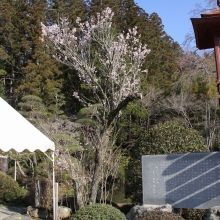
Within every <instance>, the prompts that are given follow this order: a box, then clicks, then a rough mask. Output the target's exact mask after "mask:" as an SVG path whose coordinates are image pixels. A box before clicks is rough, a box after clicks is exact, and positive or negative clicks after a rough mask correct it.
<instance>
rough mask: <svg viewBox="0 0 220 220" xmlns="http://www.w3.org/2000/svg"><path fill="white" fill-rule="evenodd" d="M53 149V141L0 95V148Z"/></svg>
mask: <svg viewBox="0 0 220 220" xmlns="http://www.w3.org/2000/svg"><path fill="white" fill-rule="evenodd" d="M12 149H13V150H15V151H16V152H22V151H24V150H28V151H30V152H33V151H35V150H40V151H42V152H45V151H47V150H49V149H50V150H52V151H54V150H55V145H54V142H52V141H51V140H50V139H49V138H48V137H46V136H45V135H44V134H43V133H41V132H40V131H39V130H38V129H37V128H35V127H34V126H33V125H32V124H31V123H30V122H29V121H28V120H26V119H25V118H24V117H23V116H22V115H20V114H19V113H18V112H17V111H16V110H15V109H14V108H12V107H11V106H10V105H9V104H8V103H7V102H6V101H4V100H3V99H2V98H1V97H0V150H1V151H4V152H7V151H10V150H12Z"/></svg>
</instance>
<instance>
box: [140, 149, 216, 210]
mask: <svg viewBox="0 0 220 220" xmlns="http://www.w3.org/2000/svg"><path fill="white" fill-rule="evenodd" d="M142 183H143V203H144V204H152V205H163V204H167V203H168V204H170V205H172V206H173V207H174V208H198V209H208V208H210V207H214V206H218V205H219V204H220V152H208V153H188V154H167V155H147V156H142Z"/></svg>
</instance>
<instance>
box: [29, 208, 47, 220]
mask: <svg viewBox="0 0 220 220" xmlns="http://www.w3.org/2000/svg"><path fill="white" fill-rule="evenodd" d="M27 215H29V216H31V217H34V218H43V219H44V218H48V211H47V210H46V209H43V208H33V207H32V206H28V207H27Z"/></svg>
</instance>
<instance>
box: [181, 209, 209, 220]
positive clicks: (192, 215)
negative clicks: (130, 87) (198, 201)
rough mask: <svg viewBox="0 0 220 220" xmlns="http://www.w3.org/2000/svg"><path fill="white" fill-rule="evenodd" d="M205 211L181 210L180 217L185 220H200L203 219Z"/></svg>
mask: <svg viewBox="0 0 220 220" xmlns="http://www.w3.org/2000/svg"><path fill="white" fill-rule="evenodd" d="M205 213H206V210H205V209H183V210H182V217H183V218H184V219H185V220H202V219H204V216H205Z"/></svg>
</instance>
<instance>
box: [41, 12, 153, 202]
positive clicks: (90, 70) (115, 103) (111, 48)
mask: <svg viewBox="0 0 220 220" xmlns="http://www.w3.org/2000/svg"><path fill="white" fill-rule="evenodd" d="M112 16H113V14H112V11H111V9H110V8H107V9H106V10H104V11H103V13H102V14H97V17H96V18H91V20H90V21H89V22H85V23H81V22H80V20H79V19H78V20H77V22H78V25H79V30H80V31H79V32H78V31H77V29H76V28H73V29H69V27H68V22H67V20H66V19H62V20H61V22H60V25H59V26H58V25H52V26H51V27H49V28H48V27H46V26H45V25H42V29H43V34H44V35H46V36H47V37H48V38H47V42H48V44H49V45H50V43H52V48H53V49H55V53H54V56H55V58H56V59H57V60H59V61H60V62H62V63H64V64H66V65H68V66H69V67H71V68H75V69H76V70H77V71H78V75H79V78H80V80H81V81H82V82H84V83H85V85H87V88H88V89H89V90H90V91H91V92H92V93H93V98H92V99H90V100H89V99H88V98H87V97H83V96H80V95H79V94H78V93H77V92H75V94H74V95H75V97H76V98H78V99H79V100H80V101H81V102H82V103H84V104H85V105H86V106H89V105H92V104H93V103H94V104H99V105H100V107H99V108H95V109H94V112H93V117H94V118H95V119H96V120H95V121H96V130H93V131H92V133H91V140H90V141H91V143H92V147H93V148H94V157H93V158H94V166H93V172H92V173H91V174H92V176H91V180H92V183H91V190H90V199H89V202H90V203H95V201H96V197H97V192H98V187H99V183H100V180H101V178H103V177H102V176H100V174H101V171H102V167H103V165H104V164H105V159H106V156H107V155H109V156H107V157H108V158H111V155H112V153H113V154H114V150H113V148H114V146H115V135H116V134H117V130H116V128H117V126H116V123H117V121H118V120H119V118H120V112H121V111H122V109H123V108H124V107H125V106H126V105H127V104H128V103H129V102H131V101H132V100H134V99H137V98H138V97H140V94H139V88H140V77H139V74H140V72H141V70H140V68H141V65H142V63H143V62H144V60H145V57H146V55H147V54H148V53H149V52H150V51H149V50H148V49H147V48H146V46H145V45H143V44H141V42H140V39H139V37H138V36H137V30H136V28H134V29H130V30H129V32H128V34H127V35H126V36H124V35H123V34H119V35H116V34H115V31H114V30H113V28H112V27H111V24H112ZM93 45H95V47H93ZM74 181H75V182H76V183H78V180H77V179H74ZM79 189H80V188H79ZM79 189H78V190H79ZM79 195H80V194H79ZM81 205H83V204H81Z"/></svg>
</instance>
